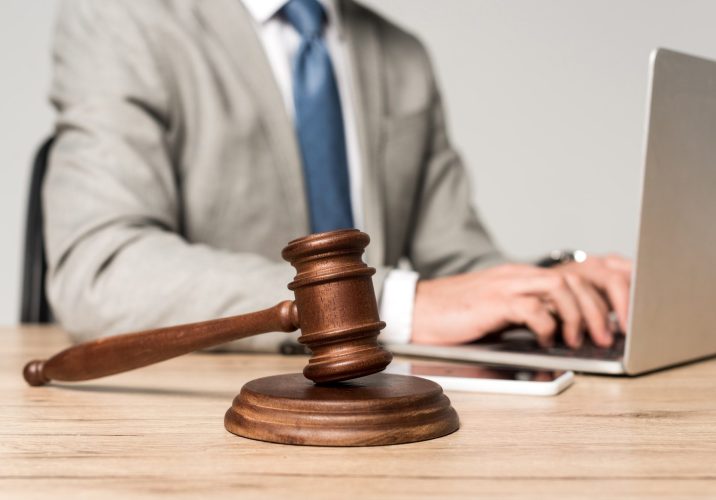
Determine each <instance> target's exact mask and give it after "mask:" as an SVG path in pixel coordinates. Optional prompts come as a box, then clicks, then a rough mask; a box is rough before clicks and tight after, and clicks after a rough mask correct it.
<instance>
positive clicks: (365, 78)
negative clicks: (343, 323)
mask: <svg viewBox="0 0 716 500" xmlns="http://www.w3.org/2000/svg"><path fill="white" fill-rule="evenodd" d="M339 6H340V8H341V9H342V11H341V18H342V20H343V26H344V30H345V35H346V37H347V42H348V52H349V58H350V61H349V63H350V67H351V68H352V71H351V77H352V78H353V81H352V87H353V89H354V95H355V106H354V108H355V111H356V122H357V129H358V140H359V144H360V152H361V159H362V165H363V172H362V173H363V212H364V217H365V230H366V232H367V233H368V234H369V235H370V238H371V244H370V245H369V246H368V248H367V249H366V260H367V262H368V263H369V264H370V265H373V266H379V265H382V264H383V260H384V256H385V234H384V231H385V227H384V217H383V209H384V207H383V199H382V188H381V182H380V171H379V166H380V162H381V149H382V144H381V141H382V135H381V118H382V116H383V109H384V106H383V98H384V97H383V91H382V89H383V84H382V81H383V78H382V72H381V64H382V61H381V56H382V53H381V50H380V45H379V38H378V34H377V33H376V26H375V25H374V24H371V23H370V22H368V20H367V19H366V17H365V15H364V14H363V13H362V12H361V10H360V7H359V6H358V5H356V4H355V3H353V2H352V1H351V0H345V1H343V2H339Z"/></svg>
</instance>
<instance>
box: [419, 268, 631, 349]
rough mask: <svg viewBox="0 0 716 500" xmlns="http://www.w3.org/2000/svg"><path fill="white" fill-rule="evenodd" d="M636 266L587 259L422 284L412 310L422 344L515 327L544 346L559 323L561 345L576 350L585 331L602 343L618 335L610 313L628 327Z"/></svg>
mask: <svg viewBox="0 0 716 500" xmlns="http://www.w3.org/2000/svg"><path fill="white" fill-rule="evenodd" d="M630 277H631V262H630V261H628V260H627V259H624V258H622V257H619V256H608V257H589V258H588V259H587V260H586V261H585V262H582V263H568V264H563V265H560V266H557V267H554V268H551V269H542V268H538V267H534V266H529V265H522V264H507V265H502V266H498V267H495V268H492V269H487V270H485V271H479V272H475V273H469V274H462V275H458V276H450V277H445V278H437V279H433V280H425V281H420V282H418V287H417V290H416V294H415V309H414V312H413V315H414V316H413V337H412V341H413V342H414V343H417V344H438V345H450V344H461V343H465V342H470V341H473V340H476V339H479V338H481V337H484V336H485V335H487V334H489V333H492V332H495V331H498V330H501V329H503V328H506V327H508V326H510V325H524V326H526V327H527V328H529V329H530V330H532V331H533V332H535V334H536V335H537V340H538V341H539V343H540V344H541V345H550V344H551V343H552V342H553V338H554V335H555V333H556V331H557V329H558V327H559V326H560V325H559V323H561V329H562V335H563V337H564V341H565V343H566V344H567V345H569V346H570V347H574V348H576V347H579V346H580V345H581V344H582V342H583V339H584V332H585V330H586V331H588V333H589V335H590V337H591V338H592V340H593V342H594V343H595V344H596V345H599V346H605V347H606V346H609V345H611V343H612V341H613V338H614V331H613V327H612V325H610V322H609V321H608V316H609V312H610V311H611V310H614V311H615V312H616V314H617V318H618V320H619V326H620V327H621V329H622V330H623V331H625V330H626V319H627V310H628V306H629V286H630Z"/></svg>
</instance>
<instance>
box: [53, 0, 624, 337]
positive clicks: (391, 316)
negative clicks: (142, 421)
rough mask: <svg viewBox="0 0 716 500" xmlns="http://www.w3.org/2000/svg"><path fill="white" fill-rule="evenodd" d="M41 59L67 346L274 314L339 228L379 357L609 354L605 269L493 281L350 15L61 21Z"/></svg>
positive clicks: (440, 173) (529, 270) (106, 13)
mask: <svg viewBox="0 0 716 500" xmlns="http://www.w3.org/2000/svg"><path fill="white" fill-rule="evenodd" d="M54 55H55V57H54V64H55V67H54V80H53V85H52V101H53V102H54V104H55V106H56V107H57V109H58V112H59V116H58V121H57V140H56V143H55V146H54V149H53V151H52V155H51V163H50V169H49V172H48V177H47V179H46V184H45V191H44V203H45V214H46V221H47V224H46V235H47V253H48V258H49V278H48V281H49V294H50V300H51V303H52V306H53V309H54V312H55V314H56V316H57V317H58V318H59V320H60V322H61V323H62V324H63V325H64V326H65V327H66V328H67V329H68V330H69V331H70V332H72V333H73V334H74V335H75V338H76V339H77V340H85V339H88V338H92V337H96V336H101V335H109V334H114V333H118V332H122V331H130V330H135V329H144V328H149V327H153V326H160V325H168V324H176V323H182V322H190V321H197V320H203V319H209V318H213V317H219V316H226V315H232V314H240V313H244V312H249V311H253V310H256V309H260V308H264V307H268V306H270V305H273V304H274V303H276V302H278V301H279V300H283V299H286V298H290V294H289V292H288V290H287V289H286V284H287V283H288V282H289V281H290V280H291V279H292V275H293V272H292V269H291V268H290V266H288V265H287V264H286V263H284V262H282V261H281V259H280V255H279V252H280V250H281V248H282V247H283V246H284V245H285V243H286V242H288V241H289V240H291V239H293V238H295V237H298V236H302V235H305V234H308V233H310V232H317V231H323V230H330V229H337V228H341V227H350V226H356V227H359V228H361V229H363V230H365V231H366V232H368V233H369V234H370V235H371V238H372V243H371V245H370V246H369V248H368V251H367V255H366V258H367V261H368V263H369V264H370V265H372V266H374V267H376V268H377V274H376V275H375V277H374V283H375V286H376V292H377V294H378V297H379V301H380V312H381V316H382V317H383V319H384V320H386V322H387V323H388V325H389V327H388V328H387V329H386V331H385V333H384V335H383V338H384V340H388V341H390V342H408V341H412V342H422V343H436V344H451V343H460V342H467V341H470V340H474V339H477V338H480V337H482V336H484V335H486V334H488V333H490V332H492V331H495V330H497V329H500V328H503V327H505V326H507V325H510V324H524V325H527V326H529V327H530V328H531V329H532V330H534V331H535V332H536V334H537V336H538V339H539V340H540V342H542V343H545V344H546V343H549V342H551V341H552V340H553V338H554V335H555V333H556V332H557V330H558V329H560V328H561V330H562V333H563V336H564V339H565V341H566V342H567V343H568V344H569V345H571V346H574V347H576V346H578V345H579V344H580V343H581V342H582V341H583V338H584V333H585V332H588V333H589V335H590V336H591V338H592V339H593V340H594V342H596V343H597V344H599V345H608V344H610V343H611V340H612V337H613V335H614V331H615V329H616V328H615V327H614V326H613V325H611V324H610V323H609V322H608V321H607V318H608V313H609V311H610V310H611V309H614V310H615V311H616V313H617V316H618V318H619V323H620V325H621V326H622V328H623V327H624V324H625V321H626V314H627V305H628V298H627V297H628V289H629V269H630V264H629V262H627V261H625V260H624V259H622V258H619V257H605V258H599V257H590V258H589V259H587V260H586V262H584V263H574V262H572V263H566V264H563V265H559V266H557V267H554V268H552V269H542V268H538V267H535V266H529V265H520V264H509V263H506V260H505V259H504V257H503V256H502V255H501V254H500V252H499V251H498V250H497V249H496V248H495V246H494V245H493V243H492V241H491V240H490V238H489V236H488V235H487V233H486V232H485V229H484V228H483V226H482V224H481V223H480V221H479V219H478V217H477V215H476V213H475V211H474V210H473V208H472V207H471V203H470V193H469V188H468V178H467V176H466V173H465V170H464V168H463V166H462V164H461V162H460V159H459V157H458V155H457V154H456V153H455V151H454V150H453V149H452V146H451V144H450V142H449V140H448V136H447V132H446V127H445V119H444V114H443V108H442V104H441V99H440V94H439V92H438V90H437V86H436V83H435V77H434V74H433V71H432V68H431V65H430V62H429V60H428V57H427V55H426V52H425V49H424V48H423V46H422V45H421V44H420V42H419V41H418V40H417V39H415V38H414V37H413V36H411V35H409V34H407V33H405V32H404V31H402V30H401V29H399V28H398V27H396V26H395V25H393V24H391V23H390V22H388V21H387V20H385V19H383V18H381V17H380V16H378V15H377V14H375V13H373V12H371V11H370V10H368V9H366V8H364V7H362V6H360V5H359V4H357V3H354V2H353V1H352V0H344V1H330V0H326V1H321V2H319V1H318V0H291V1H281V0H274V1H270V0H253V1H249V0H244V1H243V2H242V1H240V0H211V1H200V0H173V1H169V0H166V1H161V0H151V1H149V0H146V1H142V2H123V1H112V2H110V1H107V2H96V1H93V0H74V1H73V0H68V1H66V2H65V3H63V4H62V6H61V9H60V14H59V20H58V24H57V33H56V41H55V52H54ZM403 258H405V259H407V260H408V261H409V262H410V264H411V266H412V269H413V270H411V271H408V270H403V269H398V263H399V261H400V260H401V259H403ZM286 338H288V335H287V334H283V333H275V334H268V335H262V336H258V337H254V338H250V339H245V340H242V341H240V342H238V343H237V344H236V347H238V348H243V349H253V350H275V349H276V348H277V346H278V345H279V344H280V343H281V342H282V341H284V340H285V339H286Z"/></svg>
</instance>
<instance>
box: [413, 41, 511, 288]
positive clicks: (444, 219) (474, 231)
mask: <svg viewBox="0 0 716 500" xmlns="http://www.w3.org/2000/svg"><path fill="white" fill-rule="evenodd" d="M425 65H426V68H427V69H426V71H427V72H428V74H429V75H430V78H431V80H432V100H431V101H432V102H431V107H430V115H431V117H430V120H431V135H430V138H429V141H430V144H429V147H428V148H427V153H426V163H425V167H424V170H423V172H422V178H421V184H420V193H419V197H420V198H419V202H418V203H417V212H416V214H415V219H414V222H413V228H412V229H413V230H412V238H411V241H410V248H409V251H410V253H409V258H410V259H411V262H412V264H413V267H414V268H415V270H416V271H418V272H419V273H420V275H421V276H422V277H424V278H431V277H437V276H445V275H452V274H458V273H463V272H467V271H471V270H475V269H480V268H483V267H488V266H491V265H496V264H499V263H502V262H504V261H505V257H504V256H503V255H502V254H501V253H500V251H499V250H498V249H497V247H496V246H495V244H494V243H493V241H492V239H491V238H490V235H489V234H488V233H487V230H486V229H485V227H484V225H483V224H482V222H481V221H480V219H479V217H478V215H477V213H476V211H475V208H474V206H473V203H472V199H471V190H470V179H469V177H468V175H467V172H466V171H465V167H464V166H463V164H462V161H461V159H460V156H459V155H458V154H457V152H456V151H455V150H454V149H453V148H452V146H451V144H450V141H449V138H448V134H447V127H446V123H445V114H444V111H443V105H442V99H441V97H440V92H439V90H438V88H437V84H436V83H435V79H434V76H433V75H434V74H433V70H432V67H431V65H430V62H429V60H428V57H427V55H425Z"/></svg>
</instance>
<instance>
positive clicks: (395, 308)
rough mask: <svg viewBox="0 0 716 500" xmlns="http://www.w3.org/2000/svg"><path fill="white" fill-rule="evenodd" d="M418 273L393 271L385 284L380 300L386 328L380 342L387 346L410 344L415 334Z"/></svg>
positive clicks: (380, 310) (380, 308)
mask: <svg viewBox="0 0 716 500" xmlns="http://www.w3.org/2000/svg"><path fill="white" fill-rule="evenodd" d="M417 283H418V273H416V272H414V271H408V270H405V269H393V270H392V271H390V272H389V273H388V275H387V276H386V277H385V281H384V282H383V294H382V296H381V299H380V306H379V314H380V319H382V320H383V321H385V323H386V327H385V329H384V330H383V331H382V332H381V334H380V337H379V339H380V341H381V342H384V343H386V344H408V343H409V342H410V338H411V337H412V333H413V308H414V306H415V287H416V285H417Z"/></svg>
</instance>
